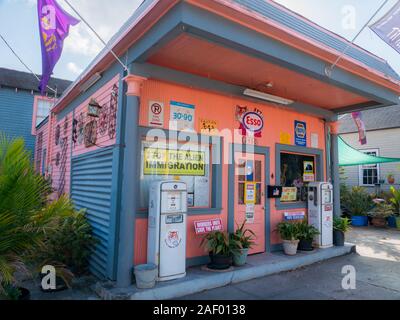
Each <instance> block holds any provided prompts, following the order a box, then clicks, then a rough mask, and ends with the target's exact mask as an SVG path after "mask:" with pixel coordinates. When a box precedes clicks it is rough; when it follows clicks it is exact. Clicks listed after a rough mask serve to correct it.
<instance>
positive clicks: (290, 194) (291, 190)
mask: <svg viewBox="0 0 400 320" xmlns="http://www.w3.org/2000/svg"><path fill="white" fill-rule="evenodd" d="M296 200H297V188H296V187H283V188H282V197H281V201H282V202H293V201H296Z"/></svg>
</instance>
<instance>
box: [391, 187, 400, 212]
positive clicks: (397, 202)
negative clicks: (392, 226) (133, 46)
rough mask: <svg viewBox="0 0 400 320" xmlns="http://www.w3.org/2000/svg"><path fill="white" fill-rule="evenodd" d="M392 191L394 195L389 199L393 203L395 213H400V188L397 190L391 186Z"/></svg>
mask: <svg viewBox="0 0 400 320" xmlns="http://www.w3.org/2000/svg"><path fill="white" fill-rule="evenodd" d="M390 193H391V195H392V197H391V198H390V199H389V200H390V203H391V204H392V205H393V209H394V214H395V215H400V189H398V190H397V189H396V188H395V187H390Z"/></svg>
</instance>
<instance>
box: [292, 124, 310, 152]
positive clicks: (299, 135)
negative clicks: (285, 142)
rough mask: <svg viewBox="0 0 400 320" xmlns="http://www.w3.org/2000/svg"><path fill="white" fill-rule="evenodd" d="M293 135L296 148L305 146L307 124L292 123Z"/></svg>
mask: <svg viewBox="0 0 400 320" xmlns="http://www.w3.org/2000/svg"><path fill="white" fill-rule="evenodd" d="M294 135H295V139H294V140H295V144H296V146H300V147H306V146H307V124H306V123H305V122H302V121H297V120H296V121H295V122H294Z"/></svg>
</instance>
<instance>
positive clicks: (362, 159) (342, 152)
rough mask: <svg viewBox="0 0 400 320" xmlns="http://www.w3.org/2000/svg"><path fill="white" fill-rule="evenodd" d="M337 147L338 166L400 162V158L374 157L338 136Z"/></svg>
mask: <svg viewBox="0 0 400 320" xmlns="http://www.w3.org/2000/svg"><path fill="white" fill-rule="evenodd" d="M338 145H339V146H338V147H339V166H341V167H347V166H358V165H367V164H377V163H387V162H400V158H385V157H374V156H370V155H368V154H365V153H363V152H361V151H358V150H356V149H354V148H353V147H351V146H349V145H348V144H347V143H346V142H345V141H344V140H343V139H342V138H341V137H340V136H339V141H338Z"/></svg>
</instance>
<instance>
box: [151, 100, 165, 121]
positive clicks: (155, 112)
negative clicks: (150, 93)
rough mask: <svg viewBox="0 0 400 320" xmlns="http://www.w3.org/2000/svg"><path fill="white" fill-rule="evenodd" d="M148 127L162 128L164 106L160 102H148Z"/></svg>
mask: <svg viewBox="0 0 400 320" xmlns="http://www.w3.org/2000/svg"><path fill="white" fill-rule="evenodd" d="M148 126H149V127H157V128H162V127H164V104H163V103H162V102H157V101H150V102H149V121H148Z"/></svg>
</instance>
